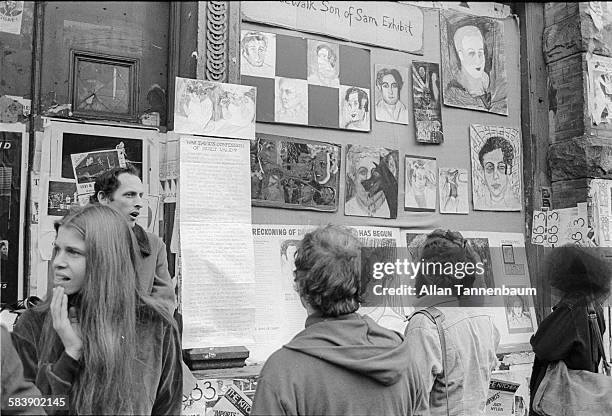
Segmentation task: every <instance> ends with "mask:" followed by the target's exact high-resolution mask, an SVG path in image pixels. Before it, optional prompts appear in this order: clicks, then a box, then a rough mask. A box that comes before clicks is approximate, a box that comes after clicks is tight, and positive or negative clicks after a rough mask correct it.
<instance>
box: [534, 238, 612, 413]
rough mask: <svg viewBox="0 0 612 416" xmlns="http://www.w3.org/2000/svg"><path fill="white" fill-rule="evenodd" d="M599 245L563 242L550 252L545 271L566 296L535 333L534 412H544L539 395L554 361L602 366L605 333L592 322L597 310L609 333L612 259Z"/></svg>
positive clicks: (569, 365) (572, 366)
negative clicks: (607, 301)
mask: <svg viewBox="0 0 612 416" xmlns="http://www.w3.org/2000/svg"><path fill="white" fill-rule="evenodd" d="M596 250H597V249H585V248H581V247H575V246H563V247H560V248H557V249H554V250H553V251H552V252H551V254H550V255H549V256H548V259H547V263H546V269H547V270H546V274H545V276H546V277H547V279H548V282H549V283H550V286H551V287H552V288H553V290H555V291H556V292H557V293H556V294H557V295H559V297H560V298H561V300H560V301H559V302H558V303H557V304H556V305H555V307H554V308H553V312H552V313H551V314H550V315H548V316H547V317H546V318H544V320H542V322H541V323H540V326H539V327H538V330H537V332H536V333H535V334H534V335H533V336H532V337H531V346H532V347H533V352H534V353H535V359H534V362H533V370H532V373H531V381H530V386H529V389H530V391H531V403H530V412H529V414H530V415H533V416H536V415H537V414H538V413H536V412H535V410H534V408H533V405H534V403H533V398H534V396H535V394H536V392H537V390H538V387H539V386H540V384H541V382H542V379H543V378H544V375H545V374H546V369H547V367H548V364H549V363H551V362H555V361H563V362H564V363H565V365H566V366H567V368H569V369H572V370H586V371H590V372H592V373H597V372H598V366H599V363H600V360H601V358H602V354H601V352H600V350H599V348H598V340H597V338H598V337H599V334H598V333H596V331H594V330H592V328H591V325H589V319H590V318H589V315H593V314H594V315H596V316H597V323H598V325H599V332H600V333H601V335H603V334H604V332H606V324H605V322H604V316H603V308H602V303H603V302H604V301H605V299H606V297H607V296H609V295H610V278H611V277H612V273H611V272H610V270H611V267H610V263H608V262H607V261H606V260H604V258H603V256H602V255H601V253H598V252H597V251H596ZM553 293H554V292H553ZM610 400H612V399H610Z"/></svg>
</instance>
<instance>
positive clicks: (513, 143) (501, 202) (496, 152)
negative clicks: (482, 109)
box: [470, 124, 522, 211]
mask: <svg viewBox="0 0 612 416" xmlns="http://www.w3.org/2000/svg"><path fill="white" fill-rule="evenodd" d="M470 149H471V150H470V152H471V160H472V199H473V202H474V209H475V210H482V211H520V210H521V207H522V203H521V195H522V187H521V175H522V173H521V171H522V169H521V158H522V155H521V138H520V134H519V131H518V130H517V129H512V128H509V127H498V126H482V125H478V124H472V125H471V126H470Z"/></svg>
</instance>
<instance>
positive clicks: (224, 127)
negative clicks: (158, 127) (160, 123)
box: [174, 77, 257, 139]
mask: <svg viewBox="0 0 612 416" xmlns="http://www.w3.org/2000/svg"><path fill="white" fill-rule="evenodd" d="M256 95H257V93H256V89H255V88H253V87H248V86H247V87H245V86H243V85H236V84H225V83H221V82H212V81H204V80H200V79H188V78H179V77H176V94H175V97H176V98H175V103H174V131H175V132H178V133H186V134H200V135H207V136H215V137H230V138H236V139H253V138H254V137H255V102H256Z"/></svg>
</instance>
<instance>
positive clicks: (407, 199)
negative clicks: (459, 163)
mask: <svg viewBox="0 0 612 416" xmlns="http://www.w3.org/2000/svg"><path fill="white" fill-rule="evenodd" d="M405 173H406V175H405V182H404V211H429V212H433V211H435V210H436V195H437V193H438V192H437V191H438V189H437V186H438V183H437V180H438V169H437V167H436V158H435V157H427V156H411V155H406V158H405Z"/></svg>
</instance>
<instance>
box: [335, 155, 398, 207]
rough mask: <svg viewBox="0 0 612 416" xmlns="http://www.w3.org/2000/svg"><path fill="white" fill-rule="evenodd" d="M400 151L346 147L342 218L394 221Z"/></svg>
mask: <svg viewBox="0 0 612 416" xmlns="http://www.w3.org/2000/svg"><path fill="white" fill-rule="evenodd" d="M398 166H399V151H397V150H392V149H387V148H383V147H368V146H358V145H352V144H349V145H348V146H347V151H346V195H345V199H344V201H345V202H344V215H355V216H359V217H377V218H397V193H398V187H397V186H398V185H397V179H398V172H399V169H398Z"/></svg>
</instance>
